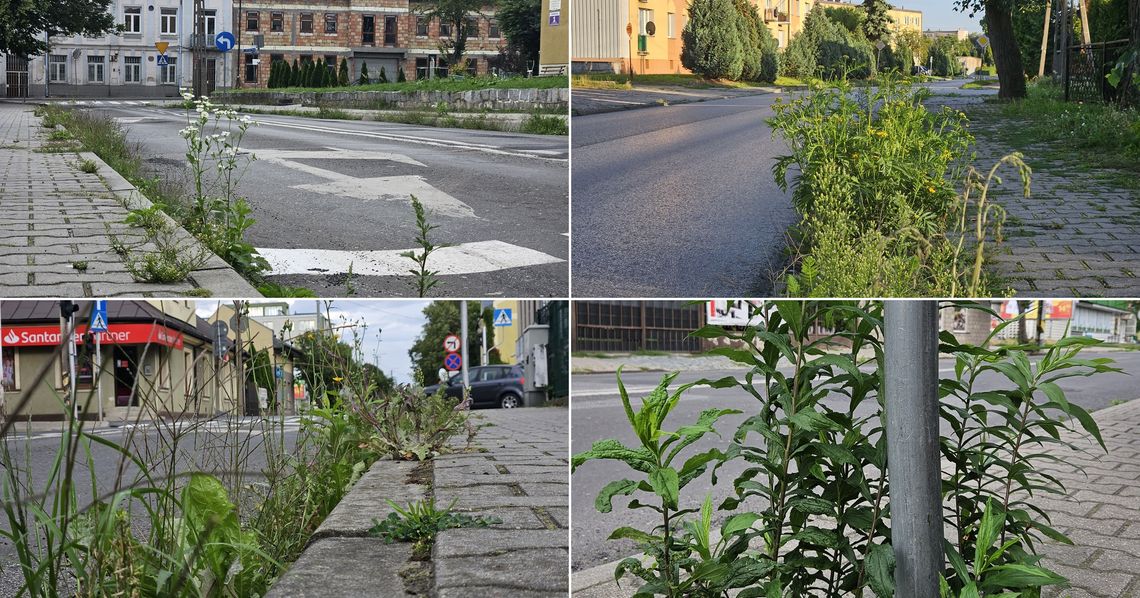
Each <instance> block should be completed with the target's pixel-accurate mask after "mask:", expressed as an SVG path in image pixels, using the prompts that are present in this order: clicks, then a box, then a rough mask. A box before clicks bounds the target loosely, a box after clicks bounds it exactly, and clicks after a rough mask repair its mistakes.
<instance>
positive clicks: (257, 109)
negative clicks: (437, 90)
mask: <svg viewBox="0 0 1140 598" xmlns="http://www.w3.org/2000/svg"><path fill="white" fill-rule="evenodd" d="M232 107H233V108H234V109H235V110H239V111H244V112H252V113H254V114H257V113H272V114H277V113H282V112H284V113H297V112H301V113H305V114H306V115H309V114H311V115H313V116H314V117H318V118H319V117H320V111H321V109H320V108H315V107H313V106H302V105H301V104H293V105H286V106H268V105H253V104H234V105H233V106H232ZM338 110H340V111H341V112H344V113H346V114H351V115H353V116H359V117H361V120H363V121H375V122H390V121H386V120H384V119H383V118H377V117H379V116H399V115H401V114H407V113H409V112H419V113H428V114H431V115H432V116H438V117H442V118H446V117H448V116H451V117H454V118H457V119H464V118H480V117H482V118H486V119H487V120H492V121H499V122H503V123H506V124H510V125H515V126H518V125H521V124H522V123H524V122H526V120H527V119H528V118H530V116H531V114H530V113H529V112H437V111H429V110H361V109H357V108H346V109H338ZM543 116H552V117H556V118H559V119H561V120H563V121H566V120H567V119H569V117H568V116H566V115H565V114H543ZM397 124H398V123H397Z"/></svg>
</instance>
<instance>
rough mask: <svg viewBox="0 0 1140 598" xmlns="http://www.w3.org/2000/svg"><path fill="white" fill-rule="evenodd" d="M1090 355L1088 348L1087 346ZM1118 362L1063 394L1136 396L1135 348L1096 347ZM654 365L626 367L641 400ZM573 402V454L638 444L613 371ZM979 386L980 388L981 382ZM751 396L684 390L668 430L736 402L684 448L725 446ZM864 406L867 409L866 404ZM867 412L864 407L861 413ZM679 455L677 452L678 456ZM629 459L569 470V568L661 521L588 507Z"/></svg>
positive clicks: (607, 555)
mask: <svg viewBox="0 0 1140 598" xmlns="http://www.w3.org/2000/svg"><path fill="white" fill-rule="evenodd" d="M1087 354H1088V355H1092V352H1091V351H1090V352H1087ZM1101 355H1105V356H1108V357H1111V358H1113V359H1115V360H1116V361H1117V366H1118V367H1120V368H1122V369H1123V370H1124V371H1125V372H1126V373H1129V374H1131V375H1123V374H1114V373H1109V374H1101V375H1097V376H1093V377H1090V378H1070V379H1066V380H1064V381H1062V382H1060V383H1059V384H1060V386H1061V387H1062V388H1063V389H1064V390H1065V392H1066V396H1067V398H1068V400H1069V401H1070V402H1072V403H1075V404H1078V405H1081V406H1082V407H1084V408H1086V409H1089V410H1095V409H1101V408H1104V407H1107V406H1109V405H1110V404H1111V403H1112V401H1114V400H1132V399H1135V398H1137V397H1140V390H1137V388H1136V379H1135V377H1136V374H1140V353H1137V352H1111V353H1102V354H1101ZM939 369H940V375H941V376H952V375H953V361H950V360H943V361H941V362H940V363H939ZM741 373H742V372H726V371H724V370H718V371H715V372H685V373H683V374H681V376H680V377H678V379H677V381H676V382H677V383H679V384H683V383H685V382H689V381H693V380H697V379H700V378H703V377H707V378H714V379H715V378H721V377H724V376H728V375H740V374H741ZM661 376H662V374H661V373H660V372H627V373H625V374H623V376H622V380H623V382H624V383H625V386H626V388H627V390H629V392H630V400H631V401H632V402H633V404H634V405H635V408H636V405H638V404H640V400H641V397H643V396H645V395H646V394H648V392H649V391H650V390H651V389H652V388H653V387H654V386H656V384H657V382H659V381H660V380H661ZM1000 380H1001V378H1000V377H999V376H997V375H993V374H992V373H987V374H985V375H983V376H982V378H981V386H982V387H986V386H987V385H991V384H996V383H998V382H999V381H1000ZM571 386H572V389H573V390H572V401H571V403H570V404H571V407H570V419H571V429H572V430H573V432H572V434H571V453H572V454H578V453H581V452H584V451H586V450H589V448H590V445H591V444H592V443H593V442H594V441H596V440H602V439H605V438H616V439H618V440H620V441H621V442H622V443H624V444H626V445H627V446H637V438H636V436H635V435H634V434H633V432H632V430H631V429H630V426H629V423H628V421H627V419H626V416H625V413H624V411H623V408H622V405H621V400H620V398H619V397H618V394H617V390H616V389H617V385H616V383H615V378H614V375H613V374H575V375H574V376H573V378H572V381H571ZM983 389H984V388H983ZM755 401H756V399H755V398H754V397H752V396H751V395H749V394H747V393H746V392H744V391H743V390H741V389H739V388H736V389H724V390H713V389H709V388H702V387H698V388H693V389H691V390H689V391H688V392H687V393H685V394H684V395H683V396H682V399H681V401H680V402H679V403H678V405H677V407H676V409H674V411H673V413H672V415H671V416H670V418H669V420H667V422H666V425H665V427H666V429H675V428H676V427H678V426H681V425H685V424H689V423H692V422H694V421H696V418H697V416H698V415H699V414H700V412H701V411H703V410H705V409H710V408H713V407H717V408H731V409H740V410H742V411H744V413H743V414H740V415H733V416H726V417H723V418H721V420H720V421H719V422H718V423H717V426H716V429H717V430H718V431H720V433H721V435H722V437H721V438H718V437H717V436H715V435H706V436H705V437H704V438H702V439H701V440H700V441H699V442H697V443H696V444H694V445H693V446H692V447H690V448H689V449H687V452H686V453H685V455H691V454H695V453H697V452H701V451H704V450H708V449H709V448H714V447H720V448H724V447H725V446H726V445H727V444H728V442H729V441H730V440H731V438H732V434H733V433H734V432H735V431H736V427H737V426H738V425H739V424H740V423H741V422H742V421H744V419H745V418H747V417H748V414H749V413H751V412H753V411H754V409H755ZM825 402H826V403H827V404H829V405H830V406H831V407H833V408H841V405H844V404H846V403H845V402H844V400H842V399H841V398H837V397H832V398H828V399H825ZM870 409H871V406H869V407H868V408H867V409H866V410H864V411H865V412H866V411H870ZM863 414H866V413H863ZM749 442H751V443H757V442H758V437H757V436H756V435H755V434H753V435H750V436H749ZM683 457H684V456H682V458H683ZM743 469H744V464H743V463H742V462H740V461H736V462H731V463H729V464H728V465H726V466H725V467H722V468H721V470H720V472H718V474H717V476H718V479H719V483H718V484H717V485H716V486H713V485H712V483H711V477H710V474H709V473H706V474H704V475H703V476H702V477H700V478H698V479H696V480H694V481H693V482H692V483H690V485H689V486H687V487H686V488H685V491H684V492H682V494H681V497H682V503H683V504H682V508H684V507H685V506H692V507H699V506H700V503H701V501H703V500H704V497H705V494H706V493H709V494H711V495H712V496H713V504H714V505H716V504H719V503H720V501H721V500H723V499H724V498H727V497H728V496H730V495H732V494H733V490H732V480H733V479H734V478H735V477H736V475H737V474H738V473H740V471H742V470H743ZM635 473H636V472H632V470H630V469H629V468H628V467H627V466H625V465H624V464H622V463H620V462H616V461H591V462H588V463H586V464H584V465H582V466H581V467H579V468H578V470H577V472H576V473H575V474H574V475H573V476H572V479H571V487H572V494H573V495H572V498H571V503H572V505H571V508H572V521H573V522H574V524H573V532H572V534H573V536H572V545H573V547H574V549H573V553H572V568H573V570H574V571H580V570H583V569H588V568H590V567H593V566H597V565H601V564H604V563H608V562H610V561H614V560H617V559H620V558H624V557H626V556H630V555H631V554H634V553H636V552H637V550H636V546H635V545H634V544H633V542H631V541H628V540H607V539H606V537H607V536H609V534H610V532H612V531H613V530H614V529H616V528H618V527H621V526H633V527H636V528H638V529H650V528H652V527H653V526H654V525H657V524H659V523H660V521H659V519H657V518H656V514H655V513H653V512H651V511H649V510H648V509H637V510H630V509H627V508H626V507H625V505H626V504H627V503H628V502H629V501H628V500H624V497H619V498H617V499H616V500H614V501H613V507H614V508H613V511H612V512H611V513H599V512H597V511H596V510H595V508H594V498H595V497H596V496H597V494H598V492H599V491H600V490H601V489H602V487H603V486H605V485H606V484H607V483H609V482H610V481H613V480H619V479H624V478H629V477H631V474H635ZM723 519H724V516H723V515H722V514H720V513H716V514H714V527H718V526H719V525H720V524H721V522H722V521H723Z"/></svg>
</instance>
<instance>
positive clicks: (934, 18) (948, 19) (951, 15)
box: [850, 0, 982, 33]
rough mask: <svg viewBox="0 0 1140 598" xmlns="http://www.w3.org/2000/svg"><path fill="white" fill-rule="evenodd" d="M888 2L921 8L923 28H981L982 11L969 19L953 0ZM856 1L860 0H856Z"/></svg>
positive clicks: (967, 29)
mask: <svg viewBox="0 0 1140 598" xmlns="http://www.w3.org/2000/svg"><path fill="white" fill-rule="evenodd" d="M850 1H856V0H850ZM888 2H890V3H891V5H893V6H894V7H896V8H910V9H914V10H921V11H922V28H923V29H965V30H966V31H970V32H972V33H977V32H980V31H981V30H982V26H981V24H980V23H979V21H981V19H982V13H978V14H977V16H976V17H974V18H972V19H971V18H970V15H969V13H964V12H960V11H958V10H957V8H956V5H955V3H954V1H953V0H905V1H903V0H895V1H894V2H891V1H890V0H888ZM856 3H861V2H857V1H856Z"/></svg>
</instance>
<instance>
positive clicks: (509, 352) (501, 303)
mask: <svg viewBox="0 0 1140 598" xmlns="http://www.w3.org/2000/svg"><path fill="white" fill-rule="evenodd" d="M492 305H493V306H494V308H495V309H509V310H511V314H512V316H514V317H517V314H518V312H519V302H518V301H515V300H512V299H496V300H495V301H494V303H492ZM518 340H519V324H518V322H517V321H513V322H512V323H511V325H510V326H496V327H495V344H494V345H492V346H491V347H490V348H488V349H487V350H488V351H494V352H496V353H498V355H499V359H500V360H502V361H503V363H516V359H515V357H516V355H515V345H516V344H517V343H518Z"/></svg>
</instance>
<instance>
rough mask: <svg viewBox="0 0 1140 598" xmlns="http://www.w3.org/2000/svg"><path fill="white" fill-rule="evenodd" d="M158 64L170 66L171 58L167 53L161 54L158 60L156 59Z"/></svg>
mask: <svg viewBox="0 0 1140 598" xmlns="http://www.w3.org/2000/svg"><path fill="white" fill-rule="evenodd" d="M154 62H155V64H157V65H158V66H170V58H168V57H167V56H166V54H159V55H158V60H156V61H154Z"/></svg>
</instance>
